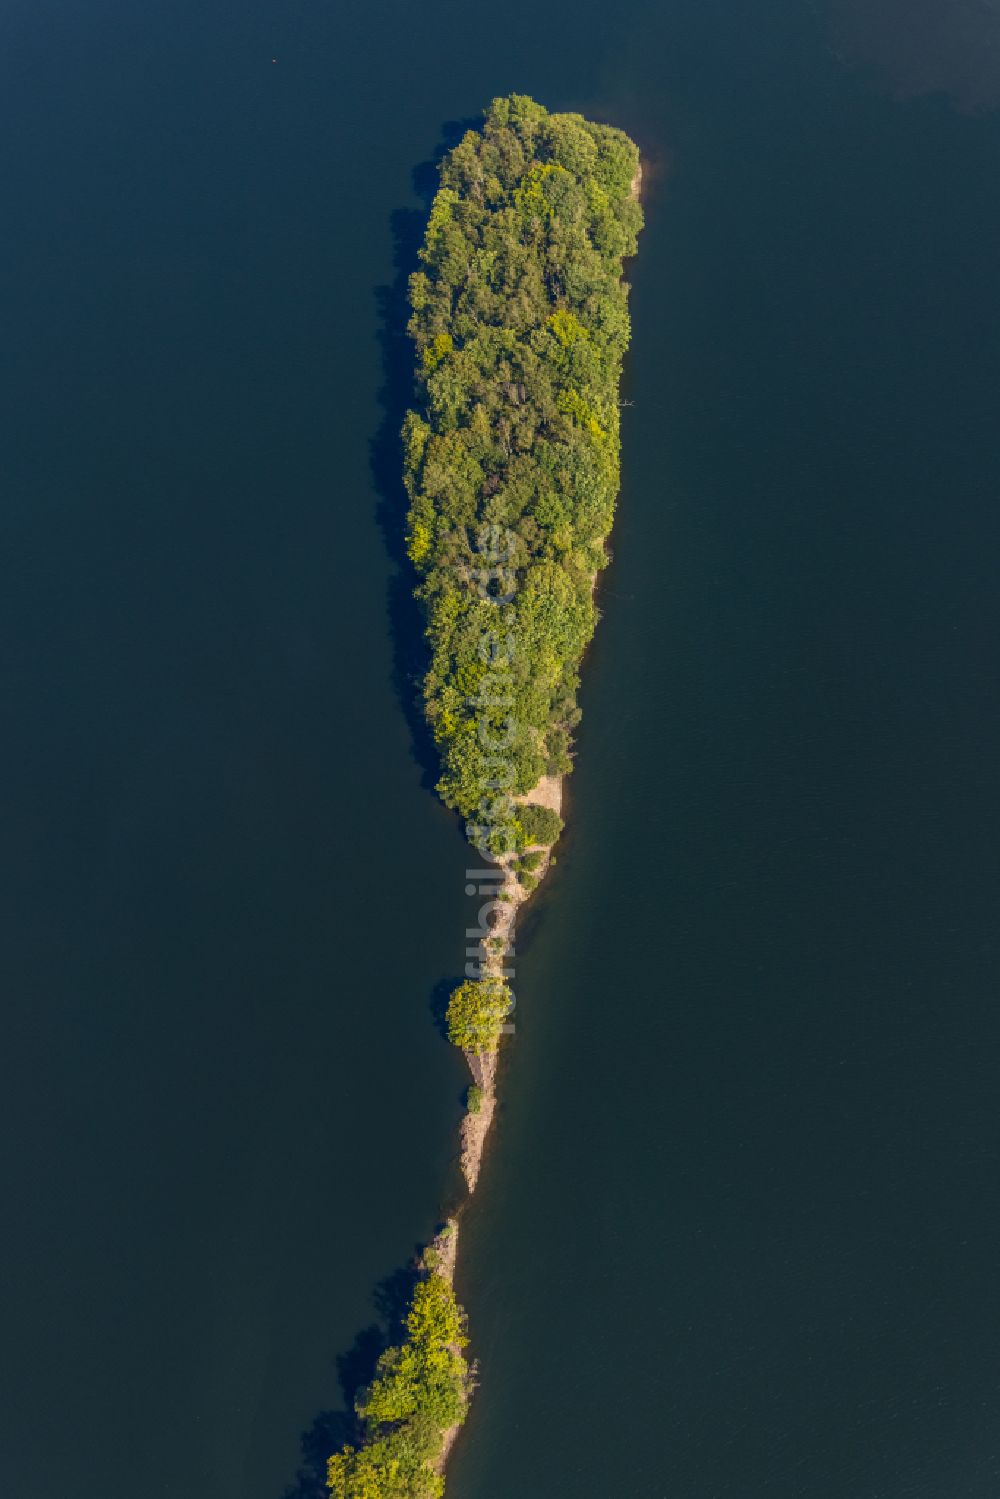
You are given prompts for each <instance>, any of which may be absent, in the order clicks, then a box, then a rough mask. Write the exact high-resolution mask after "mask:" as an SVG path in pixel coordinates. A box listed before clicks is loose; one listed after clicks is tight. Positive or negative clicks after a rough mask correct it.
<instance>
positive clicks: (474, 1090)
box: [465, 1083, 483, 1114]
mask: <svg viewBox="0 0 1000 1499" xmlns="http://www.w3.org/2000/svg"><path fill="white" fill-rule="evenodd" d="M465 1102H466V1106H467V1107H468V1110H469V1113H470V1114H478V1113H479V1110H480V1109H481V1108H482V1106H483V1090H482V1088H481V1087H480V1086H479V1084H478V1083H472V1084H471V1085H470V1087H469V1091H468V1094H467V1095H466V1099H465Z"/></svg>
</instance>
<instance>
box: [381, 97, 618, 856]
mask: <svg viewBox="0 0 1000 1499" xmlns="http://www.w3.org/2000/svg"><path fill="white" fill-rule="evenodd" d="M638 170H639V155H638V151H637V149H636V147H635V145H634V144H633V143H632V141H630V140H629V138H628V137H627V136H626V135H624V134H623V133H622V131H620V130H616V129H614V128H612V127H611V126H608V125H595V124H592V123H590V122H589V121H587V120H584V119H582V118H581V117H580V116H579V115H570V114H549V113H548V112H547V111H546V110H545V109H543V108H542V106H541V105H539V104H536V103H534V102H533V101H532V100H531V99H527V98H524V97H521V96H518V95H514V96H512V97H510V98H505V99H498V100H495V101H494V103H493V104H492V106H491V107H490V109H489V111H488V112H487V114H486V119H485V123H484V125H483V128H482V130H479V131H469V132H468V133H467V134H466V135H465V137H464V139H463V140H462V141H461V142H460V143H459V144H458V145H457V146H456V147H455V149H454V150H453V151H451V152H450V154H449V155H448V156H447V157H446V158H445V160H444V162H443V163H442V167H441V186H440V189H439V191H438V193H437V195H436V197H435V199H434V203H433V207H432V209H431V213H430V219H429V222H428V226H427V233H426V236H425V239H424V243H423V246H422V248H421V250H420V268H419V269H418V270H417V271H416V272H415V274H414V275H413V276H412V277H411V280H410V303H411V308H412V316H411V319H410V324H409V329H410V333H411V336H412V338H413V340H414V343H415V345H416V350H417V385H418V396H419V400H418V405H417V408H416V409H414V410H412V411H410V412H409V413H408V414H407V417H406V421H405V423H404V428H403V441H404V449H405V480H406V486H407V490H408V492H409V496H410V510H409V525H408V537H407V540H408V550H409V555H410V558H411V560H412V562H413V564H414V566H415V568H416V569H417V571H418V573H419V577H420V582H419V587H418V595H419V597H420V598H421V600H422V601H423V604H424V607H425V610H426V618H427V637H428V641H429V644H430V652H431V659H430V664H429V668H428V671H427V675H426V678H425V681H424V704H425V711H426V714H427V718H428V721H429V723H430V727H431V729H432V731H433V734H434V738H435V741H436V743H437V745H438V749H439V752H440V755H441V761H442V775H441V779H440V782H439V785H438V790H439V792H440V794H441V796H442V797H443V799H444V801H445V802H446V803H447V804H448V806H450V807H454V808H455V809H456V810H457V811H458V812H459V813H460V814H461V815H462V816H463V817H464V818H465V819H466V822H467V826H468V829H469V834H470V837H471V840H472V841H473V842H474V843H477V844H478V845H479V846H481V847H483V848H484V851H486V849H489V850H490V851H492V852H493V853H494V854H510V853H515V852H518V851H520V850H521V849H523V848H525V847H526V846H528V845H529V844H531V843H532V842H536V843H537V842H546V843H550V842H552V841H553V840H554V838H555V837H556V836H557V834H558V831H559V826H560V824H559V823H558V819H556V818H555V817H554V814H550V815H549V816H548V818H545V817H544V815H543V814H544V809H533V812H532V813H531V814H530V816H533V817H534V818H535V821H536V822H539V826H538V827H535V826H534V825H532V826H531V827H528V826H526V821H527V819H528V817H529V814H528V813H526V812H524V811H523V810H515V815H516V819H517V820H516V821H515V822H514V824H513V837H512V838H510V837H504V836H503V835H502V834H501V833H499V832H498V829H499V828H501V827H503V819H502V818H499V817H498V816H497V812H496V807H497V801H498V794H499V798H500V799H507V801H508V804H511V803H510V798H511V797H513V796H516V795H517V794H519V793H521V794H523V793H525V792H527V791H529V790H530V789H531V788H532V787H533V786H534V785H535V784H536V783H537V782H538V780H539V779H540V777H541V776H542V775H544V774H546V773H548V774H553V775H558V774H562V773H563V772H565V771H567V770H568V769H569V768H570V753H571V736H572V731H573V729H574V727H575V725H576V723H577V721H578V718H579V710H578V709H577V705H576V694H577V688H578V685H579V675H578V671H579V664H580V659H581V657H582V655H583V651H584V648H585V647H586V645H587V642H588V641H589V639H590V637H591V635H592V633H593V630H594V625H595V623H596V609H595V605H594V598H593V584H594V578H595V575H596V573H597V571H598V569H599V568H601V567H602V566H603V565H604V564H605V562H606V560H607V554H606V550H605V541H606V538H607V535H608V532H609V530H610V529H611V523H612V519H613V516H614V507H615V500H616V497H617V493H618V484H619V394H618V385H619V378H620V374H621V365H622V357H623V355H624V353H625V350H626V347H627V345H628V340H629V317H628V288H627V287H626V286H625V284H624V283H623V282H622V279H621V274H622V261H623V258H624V257H625V256H628V255H632V254H633V253H634V252H635V249H636V237H637V234H638V231H639V229H640V227H641V223H642V213H641V209H640V207H639V203H638V197H637V193H636V190H635V187H636V183H637V180H638ZM542 822H544V826H541V823H542Z"/></svg>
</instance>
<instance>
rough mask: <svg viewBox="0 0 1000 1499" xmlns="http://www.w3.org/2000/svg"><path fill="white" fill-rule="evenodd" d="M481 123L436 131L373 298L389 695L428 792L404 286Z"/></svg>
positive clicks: (429, 749)
mask: <svg viewBox="0 0 1000 1499" xmlns="http://www.w3.org/2000/svg"><path fill="white" fill-rule="evenodd" d="M481 123H482V122H481V121H480V120H478V119H475V120H449V121H447V122H446V123H445V124H444V125H443V126H442V128H441V143H440V145H439V146H438V148H437V150H436V151H435V153H434V155H433V157H432V158H431V159H430V160H429V161H424V162H421V163H420V165H419V166H417V167H415V168H414V171H413V176H412V182H413V190H414V192H415V193H416V195H417V197H418V198H419V200H420V206H419V207H418V208H397V209H395V210H394V212H393V213H392V214H391V215H390V229H391V233H392V252H393V253H392V265H393V279H392V282H391V284H389V285H388V286H379V287H377V288H376V290H375V299H376V306H377V309H378V340H379V345H380V348H381V353H382V386H381V388H380V390H379V393H378V400H379V405H380V406H381V408H382V420H381V422H380V423H379V428H378V431H377V432H376V433H375V436H374V437H373V438H372V441H371V445H370V464H371V473H372V478H373V481H374V484H375V489H376V493H377V495H378V507H377V510H376V519H377V521H378V525H379V528H380V530H381V532H382V536H383V539H384V542H385V547H386V550H387V551H388V553H389V556H390V557H391V558H392V560H393V562H394V564H395V567H394V570H393V573H392V576H391V578H390V579H389V588H388V599H387V607H388V613H389V627H390V638H391V640H392V655H393V660H392V676H393V687H394V689H395V692H396V695H397V697H398V698H399V700H400V703H401V704H402V708H403V712H404V714H405V717H406V723H407V727H408V729H409V731H410V739H411V743H412V745H413V752H414V756H415V758H416V761H417V764H418V766H419V767H420V771H421V784H422V785H423V786H424V787H425V788H426V789H430V788H432V787H433V786H434V784H435V782H436V781H437V778H438V775H439V774H440V766H439V763H438V757H437V751H436V749H435V746H434V740H433V738H432V736H431V733H430V731H429V729H428V727H427V724H426V722H425V721H424V716H423V712H422V710H421V701H420V681H421V678H422V677H423V675H424V671H425V670H426V665H427V647H426V643H425V640H424V621H423V618H422V615H421V610H420V606H419V604H418V603H417V601H416V599H414V597H413V585H414V581H415V578H414V573H413V568H412V566H411V563H410V560H409V558H408V557H407V555H406V534H405V533H406V511H407V507H408V504H409V501H408V499H407V496H406V490H405V489H404V487H403V454H402V444H401V442H400V429H401V427H402V425H403V417H404V416H405V415H406V411H407V409H408V407H410V406H411V405H412V404H413V397H414V384H413V345H412V343H411V342H410V339H409V337H408V335H407V332H406V324H407V321H408V319H409V315H410V309H409V304H408V296H407V290H408V287H407V283H408V281H409V278H410V275H411V274H412V272H413V271H415V270H416V269H417V266H418V260H417V251H418V250H419V248H420V244H421V241H422V240H423V236H424V229H425V228H426V225H427V215H428V212H429V210H430V205H431V200H432V199H433V197H434V194H435V192H436V191H437V185H438V169H439V167H440V165H441V160H442V158H443V157H444V156H445V155H446V154H447V152H449V151H450V150H451V149H452V147H453V146H455V145H457V144H458V142H459V141H460V140H461V138H462V136H463V135H464V134H465V132H466V131H467V130H469V129H474V128H476V127H478V126H479V125H480V124H481Z"/></svg>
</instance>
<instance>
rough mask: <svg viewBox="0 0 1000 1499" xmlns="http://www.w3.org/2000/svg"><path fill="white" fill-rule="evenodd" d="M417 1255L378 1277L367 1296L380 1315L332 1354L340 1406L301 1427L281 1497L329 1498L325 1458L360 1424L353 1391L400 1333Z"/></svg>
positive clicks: (352, 1439) (353, 1437) (353, 1436)
mask: <svg viewBox="0 0 1000 1499" xmlns="http://www.w3.org/2000/svg"><path fill="white" fill-rule="evenodd" d="M417 1258H418V1256H417V1255H415V1256H414V1259H413V1260H412V1261H411V1262H410V1264H408V1265H404V1266H401V1267H400V1268H399V1269H398V1270H394V1271H393V1272H392V1274H391V1275H387V1276H386V1277H385V1279H384V1280H381V1281H379V1283H378V1285H377V1286H376V1288H375V1292H374V1294H373V1296H372V1301H373V1303H374V1306H375V1310H376V1312H377V1313H378V1317H379V1321H378V1322H373V1323H372V1324H371V1325H370V1326H368V1327H365V1328H363V1329H362V1331H361V1332H359V1333H358V1335H357V1337H356V1338H355V1339H354V1342H353V1343H352V1344H351V1346H350V1348H349V1349H348V1350H347V1352H346V1353H341V1354H339V1355H338V1357H337V1360H336V1368H337V1382H338V1384H339V1385H340V1393H341V1398H342V1400H343V1403H344V1407H345V1408H344V1409H343V1410H325V1411H320V1412H319V1414H318V1415H317V1416H316V1417H315V1419H314V1420H313V1421H312V1422H311V1423H310V1425H309V1427H308V1428H307V1430H306V1431H304V1432H303V1433H302V1437H301V1440H300V1444H299V1446H300V1465H299V1469H298V1472H297V1473H296V1475H295V1479H294V1481H293V1482H292V1483H290V1484H289V1485H288V1487H287V1488H286V1489H285V1490H284V1492H283V1493H282V1495H281V1499H329V1490H328V1489H327V1486H326V1464H327V1459H328V1458H330V1457H331V1456H332V1455H333V1454H334V1453H335V1452H339V1451H340V1449H341V1448H342V1447H343V1446H344V1445H345V1444H346V1443H357V1442H358V1440H359V1439H360V1436H361V1431H360V1424H359V1422H358V1420H357V1417H356V1416H355V1414H354V1402H355V1400H356V1399H357V1396H358V1394H359V1393H360V1391H361V1390H363V1389H364V1388H365V1386H366V1385H368V1384H370V1383H371V1381H372V1377H373V1375H374V1373H375V1365H376V1364H377V1363H378V1360H379V1356H380V1355H381V1354H382V1353H384V1352H385V1350H386V1348H389V1347H390V1346H391V1345H392V1344H393V1343H398V1342H399V1341H400V1339H401V1337H402V1335H403V1323H404V1321H405V1318H406V1312H407V1308H408V1307H409V1304H410V1301H411V1300H412V1297H413V1291H414V1288H415V1286H416V1284H417V1278H418V1275H419V1271H418V1268H417Z"/></svg>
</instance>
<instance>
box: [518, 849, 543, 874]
mask: <svg viewBox="0 0 1000 1499" xmlns="http://www.w3.org/2000/svg"><path fill="white" fill-rule="evenodd" d="M544 858H545V855H544V854H543V853H542V850H541V849H540V848H533V849H529V850H528V852H527V853H526V854H522V855H521V857H520V858H519V859H518V861H517V867H518V870H519V872H520V873H521V874H533V873H534V871H535V870H536V869H537V868H538V866H539V864H541V862H542V860H543V859H544Z"/></svg>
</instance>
